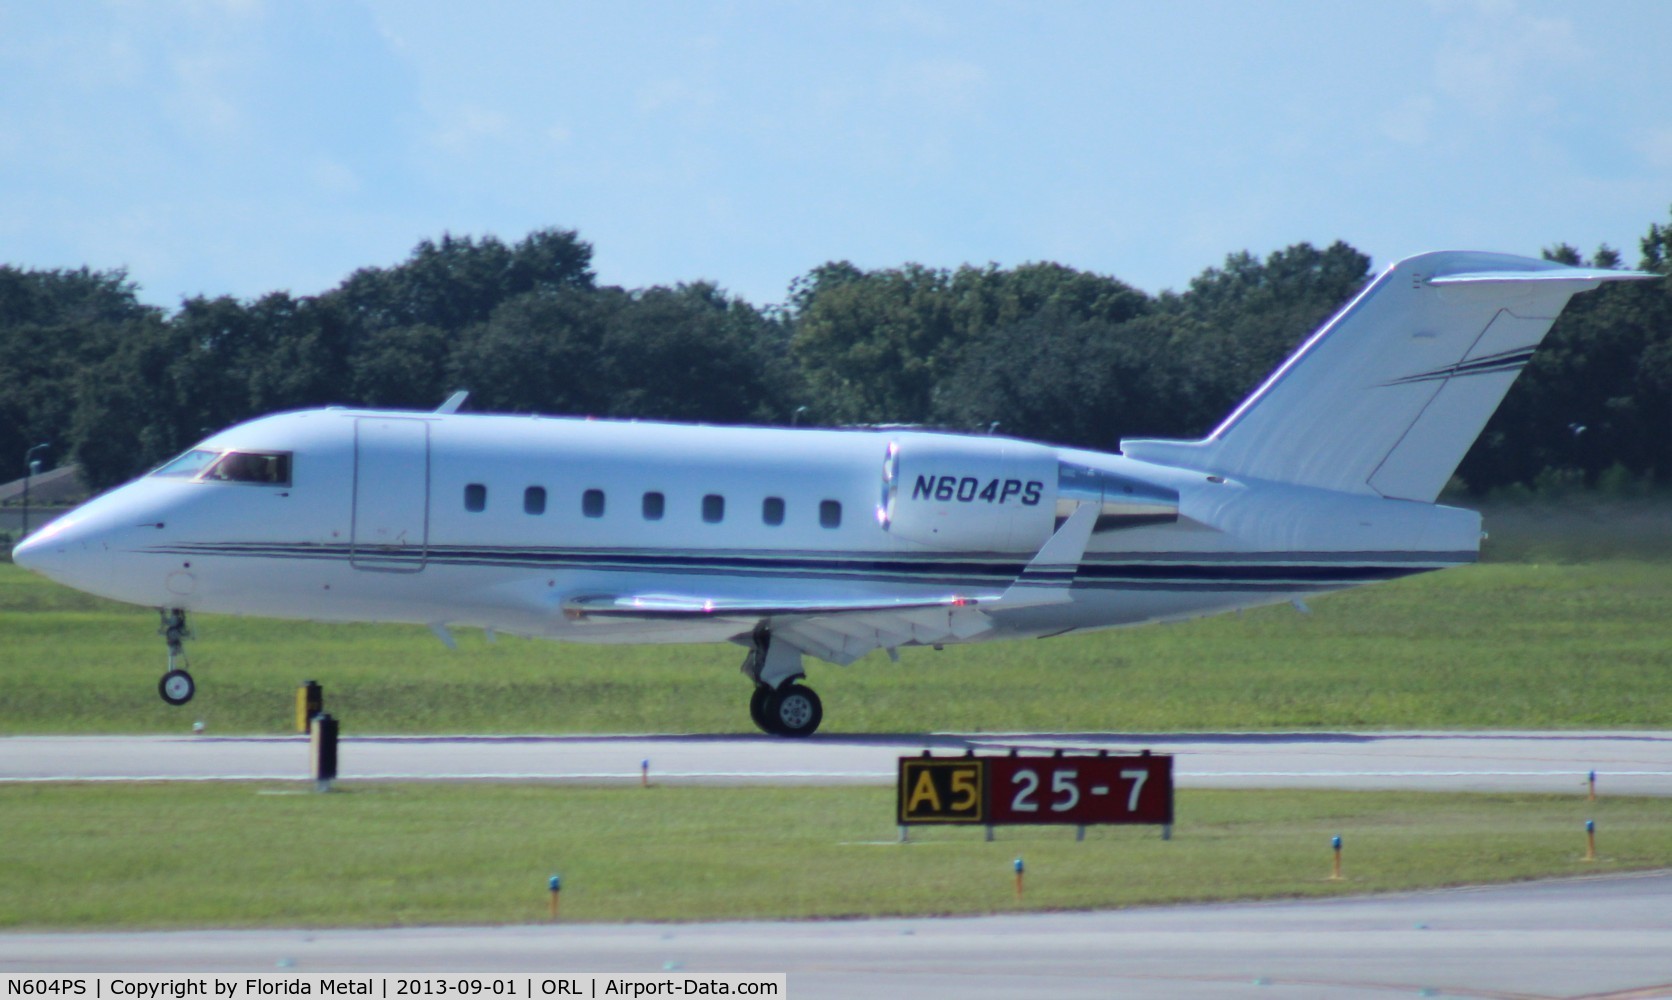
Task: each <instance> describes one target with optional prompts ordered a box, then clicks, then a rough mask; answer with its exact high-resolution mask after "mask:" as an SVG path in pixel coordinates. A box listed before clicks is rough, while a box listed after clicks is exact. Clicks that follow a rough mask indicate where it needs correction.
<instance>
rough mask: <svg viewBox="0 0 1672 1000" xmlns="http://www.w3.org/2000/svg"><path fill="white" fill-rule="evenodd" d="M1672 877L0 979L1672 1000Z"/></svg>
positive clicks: (515, 938) (41, 942) (469, 937)
mask: <svg viewBox="0 0 1672 1000" xmlns="http://www.w3.org/2000/svg"><path fill="white" fill-rule="evenodd" d="M1669 901H1672V872H1659V873H1652V874H1645V875H1632V876H1616V877H1608V878H1597V879H1581V880H1567V881H1558V882H1544V883H1534V884H1528V885H1519V886H1502V887H1495V888H1481V889H1464V890H1445V891H1438V892H1424V893H1409V894H1401V895H1393V896H1382V897H1367V898H1357V899H1334V900H1328V901H1318V902H1282V903H1258V904H1240V905H1218V906H1185V907H1167V908H1159V909H1135V910H1124V911H1119V912H1114V913H1084V914H1045V915H1039V916H1007V917H984V918H968V919H894V920H864V921H840V922H815V921H807V922H800V923H723V924H662V925H656V924H622V925H575V926H565V925H547V926H523V927H443V928H413V929H400V930H345V931H190V932H181V933H151V934H5V935H0V971H3V972H6V973H13V972H22V971H58V972H115V971H121V972H163V971H193V972H242V973H261V972H267V973H272V972H308V973H312V972H391V971H401V972H448V971H452V972H524V971H526V972H547V973H555V972H651V973H655V972H666V973H668V974H669V975H670V976H673V977H678V976H679V975H680V974H682V973H688V974H699V973H707V972H785V973H788V982H789V995H790V996H792V997H795V998H797V1000H809V998H823V997H863V996H877V997H896V996H910V997H913V998H918V1000H985V998H996V997H1056V998H1070V1000H1071V998H1080V997H1088V998H1089V997H1097V998H1107V997H1127V996H1145V997H1147V996H1155V997H1186V998H1188V997H1204V998H1227V997H1261V996H1281V997H1300V998H1314V997H1316V998H1324V997H1386V996H1399V995H1404V996H1467V997H1499V998H1511V997H1518V998H1534V997H1591V998H1603V997H1614V998H1619V1000H1626V998H1644V997H1663V996H1672V905H1668V904H1669Z"/></svg>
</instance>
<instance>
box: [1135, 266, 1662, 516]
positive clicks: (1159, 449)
mask: <svg viewBox="0 0 1672 1000" xmlns="http://www.w3.org/2000/svg"><path fill="white" fill-rule="evenodd" d="M1639 277H1655V275H1646V274H1638V273H1635V272H1625V271H1606V270H1595V269H1586V268H1576V267H1568V266H1566V265H1563V264H1557V263H1554V262H1551V261H1543V260H1533V259H1531V258H1527V257H1512V256H1507V255H1503V254H1489V253H1473V252H1462V251H1443V252H1439V253H1429V254H1422V255H1421V256H1417V257H1411V258H1408V259H1406V260H1403V261H1400V262H1399V263H1397V264H1395V265H1393V266H1392V267H1390V268H1388V269H1387V271H1385V272H1384V273H1383V274H1382V275H1381V276H1380V277H1378V278H1377V279H1376V280H1374V281H1372V282H1371V283H1370V284H1369V285H1368V286H1367V287H1366V288H1365V289H1364V291H1363V292H1361V293H1360V294H1359V296H1358V297H1357V298H1355V299H1354V300H1353V301H1352V302H1351V303H1349V304H1348V305H1347V307H1346V308H1344V309H1342V310H1341V311H1340V312H1339V313H1337V314H1336V315H1335V317H1334V318H1332V319H1331V320H1330V321H1329V322H1328V323H1325V324H1324V326H1323V328H1322V329H1320V330H1319V331H1318V332H1317V333H1315V334H1313V335H1312V336H1311V337H1310V338H1309V339H1308V340H1307V341H1306V343H1304V344H1302V345H1301V347H1300V349H1299V350H1297V351H1295V353H1294V354H1292V355H1290V357H1289V359H1288V360H1287V361H1285V362H1284V363H1283V364H1282V365H1281V366H1280V367H1279V368H1278V369H1277V371H1275V372H1273V373H1272V374H1271V376H1270V377H1269V378H1267V379H1266V381H1265V382H1264V383H1262V384H1261V385H1260V387H1259V388H1258V389H1256V390H1255V391H1254V392H1253V393H1252V394H1251V395H1250V396H1249V397H1248V398H1247V399H1245V400H1244V401H1243V402H1242V404H1241V405H1240V406H1238V407H1237V408H1236V409H1235V410H1234V411H1232V413H1231V415H1230V416H1229V417H1227V418H1225V421H1224V422H1223V423H1221V424H1220V425H1219V427H1217V428H1216V429H1215V430H1214V431H1213V433H1211V434H1209V435H1208V436H1207V437H1206V438H1204V439H1202V440H1200V441H1162V440H1136V441H1122V442H1121V450H1122V451H1123V452H1124V453H1125V454H1127V455H1130V456H1131V457H1133V458H1137V459H1140V460H1142V461H1148V462H1157V463H1161V464H1165V465H1175V466H1182V467H1184V468H1189V469H1199V470H1201V471H1204V472H1210V473H1216V474H1219V475H1224V476H1233V477H1247V478H1256V479H1267V480H1273V481H1277V482H1285V483H1294V484H1297V485H1303V486H1313V487H1318V488H1321V489H1330V490H1340V491H1343V492H1348V493H1365V494H1373V495H1380V496H1384V497H1390V498H1396V499H1402V500H1420V501H1423V502H1430V501H1432V500H1433V499H1434V498H1435V497H1436V496H1438V495H1439V493H1440V490H1441V489H1442V488H1444V486H1445V484H1446V482H1447V480H1449V479H1450V478H1451V475H1452V473H1453V472H1455V471H1456V470H1457V465H1458V463H1459V462H1461V461H1462V460H1463V455H1464V453H1466V452H1467V451H1468V450H1469V447H1470V446H1471V445H1472V444H1474V441H1475V438H1476V437H1478V436H1479V435H1480V432H1481V428H1483V427H1485V426H1486V421H1487V420H1488V419H1489V418H1490V417H1491V416H1492V413H1493V411H1494V410H1496V409H1497V408H1498V404H1499V403H1500V402H1502V400H1503V398H1504V393H1506V392H1508V391H1509V387H1510V384H1511V383H1512V382H1514V381H1515V377H1516V375H1518V374H1520V372H1521V369H1522V368H1523V367H1525V366H1526V364H1527V362H1528V360H1529V359H1531V358H1532V356H1533V351H1534V349H1535V348H1537V347H1538V345H1539V342H1540V341H1542V340H1543V339H1544V335H1545V334H1546V333H1548V332H1549V330H1550V326H1551V324H1553V323H1554V322H1555V321H1556V317H1557V316H1558V315H1560V314H1561V311H1562V309H1563V308H1564V307H1565V306H1566V305H1567V302H1568V299H1569V298H1571V297H1572V296H1573V295H1574V294H1575V293H1578V292H1583V291H1588V290H1590V289H1592V288H1595V287H1597V285H1599V284H1600V283H1601V282H1603V281H1609V280H1616V279H1622V278H1639Z"/></svg>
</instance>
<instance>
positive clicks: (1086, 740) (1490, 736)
mask: <svg viewBox="0 0 1672 1000" xmlns="http://www.w3.org/2000/svg"><path fill="white" fill-rule="evenodd" d="M1012 748H1016V749H1019V750H1021V751H1022V752H1024V753H1044V752H1050V751H1054V750H1057V749H1063V750H1067V751H1071V752H1072V751H1096V750H1109V751H1111V752H1133V751H1137V750H1140V749H1150V750H1154V751H1155V752H1157V753H1167V754H1172V755H1174V773H1175V780H1176V783H1177V784H1178V785H1179V787H1183V788H1209V787H1214V788H1278V787H1290V788H1356V789H1391V788H1401V789H1418V790H1431V791H1542V792H1573V791H1576V790H1578V789H1580V788H1581V787H1582V786H1583V784H1584V782H1585V781H1586V779H1587V776H1588V773H1589V772H1591V771H1595V772H1597V781H1598V787H1599V789H1601V790H1602V791H1604V792H1606V793H1609V794H1621V795H1672V732H1666V731H1656V732H1594V733H1591V732H1563V733H1506V732H1480V733H1456V732H1443V733H1442V732H1410V733H1253V734H1235V733H1223V734H1216V733H1201V734H1143V733H1082V734H1072V733H1070V734H1061V733H1056V734H1046V733H1021V734H979V735H976V734H927V735H925V734H909V735H899V736H888V735H881V736H844V735H819V736H814V737H812V738H811V739H806V740H783V739H775V738H772V737H767V736H737V735H714V736H449V737H414V736H360V737H356V736H344V738H343V740H342V743H341V746H340V754H339V757H340V760H339V763H340V768H341V770H340V776H341V778H342V779H343V780H347V781H353V780H362V781H371V780H419V781H422V780H458V781H485V780H487V781H492V780H498V781H571V782H616V781H634V782H636V781H638V780H639V778H640V769H641V767H642V766H643V765H644V764H645V762H648V763H649V771H650V776H651V779H652V780H654V781H659V782H664V783H669V784H675V783H679V784H691V783H712V784H750V783H755V784H768V783H770V784H838V783H859V784H887V783H891V782H892V781H893V780H894V776H895V771H896V763H895V762H896V760H897V759H898V758H899V757H900V756H902V755H910V754H917V753H921V752H922V751H924V750H929V751H931V752H933V753H935V754H939V755H948V754H961V753H964V752H966V751H969V750H974V751H977V752H980V753H988V752H1004V751H1008V750H1010V749H1012ZM308 762H309V751H308V744H307V740H306V738H305V737H301V736H294V737H219V736H214V735H209V734H205V735H198V736H189V735H188V736H179V737H171V736H130V737H105V736H68V737H66V736H13V737H6V738H3V739H0V781H153V780H163V781H167V780H177V781H188V780H190V781H206V780H221V781H225V780H275V779H277V780H282V779H290V778H295V779H300V778H304V777H306V775H307V774H308V766H309V764H308Z"/></svg>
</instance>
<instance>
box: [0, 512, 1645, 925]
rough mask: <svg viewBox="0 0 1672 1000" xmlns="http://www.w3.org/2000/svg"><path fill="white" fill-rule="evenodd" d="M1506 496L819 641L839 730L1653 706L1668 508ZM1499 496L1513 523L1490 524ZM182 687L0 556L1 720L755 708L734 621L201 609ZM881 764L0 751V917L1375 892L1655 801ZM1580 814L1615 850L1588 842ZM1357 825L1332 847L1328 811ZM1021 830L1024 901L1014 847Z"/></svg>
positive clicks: (624, 724)
mask: <svg viewBox="0 0 1672 1000" xmlns="http://www.w3.org/2000/svg"><path fill="white" fill-rule="evenodd" d="M1617 513H1618V512H1615V513H1610V512H1608V511H1602V512H1598V511H1597V510H1594V509H1586V508H1570V509H1566V510H1561V511H1555V512H1552V511H1550V510H1540V509H1521V510H1514V511H1510V512H1508V513H1507V514H1506V515H1505V516H1502V517H1499V518H1495V519H1494V520H1493V521H1489V525H1492V526H1493V530H1494V537H1493V540H1492V541H1491V542H1490V543H1489V544H1488V547H1487V550H1486V551H1487V556H1488V561H1487V562H1485V563H1483V564H1481V565H1478V566H1473V567H1468V568H1464V569H1458V570H1452V571H1448V572H1444V573H1439V574H1432V575H1429V576H1425V577H1420V578H1415V579H1410V580H1405V581H1401V582H1399V583H1394V584H1388V585H1384V586H1379V587H1372V588H1365V589H1362V590H1358V591H1353V592H1349V593H1344V594H1339V595H1334V596H1331V597H1326V598H1320V599H1317V600H1315V601H1313V602H1312V604H1311V613H1310V614H1301V613H1299V612H1297V611H1295V610H1294V609H1291V608H1288V607H1286V606H1285V607H1281V608H1271V609H1264V610H1261V611H1256V612H1249V613H1246V614H1243V615H1231V616H1222V617H1218V618H1212V619H1206V620H1202V621H1198V622H1192V623H1187V624H1180V625H1172V626H1155V627H1143V628H1135V629H1125V630H1117V631H1111V632H1106V633H1101V634H1096V635H1082V636H1067V637H1063V638H1058V639H1052V640H1045V641H1021V642H1011V643H998V644H992V645H982V646H968V647H950V648H948V649H947V650H946V651H944V652H940V653H936V652H933V651H930V650H904V651H902V660H901V662H900V663H899V664H892V663H890V662H889V661H888V660H887V659H886V658H884V657H882V656H881V655H875V656H872V657H870V658H868V659H867V660H865V661H863V662H861V663H859V664H856V665H854V666H852V667H849V668H838V667H832V666H828V665H822V664H815V665H813V672H812V675H811V678H810V680H811V682H812V683H813V684H814V685H815V686H816V687H817V688H818V690H819V691H820V693H821V694H822V695H823V696H824V698H825V703H826V708H827V712H826V719H825V726H824V731H826V732H923V731H932V730H964V731H1002V730H1056V731H1075V730H1096V731H1108V730H1114V731H1125V732H1146V731H1163V732H1164V731H1190V730H1198V731H1199V730H1287V729H1359V730H1363V729H1378V728H1441V729H1444V728H1616V727H1641V728H1667V727H1668V726H1669V724H1672V723H1669V720H1672V614H1669V613H1668V612H1669V611H1672V543H1669V541H1668V539H1669V537H1672V532H1669V531H1667V530H1666V524H1665V521H1666V514H1665V512H1663V511H1661V510H1660V509H1658V508H1652V507H1644V508H1641V509H1639V510H1637V511H1635V512H1632V513H1630V516H1617ZM1499 525H1501V526H1502V527H1501V528H1500V527H1499ZM194 625H195V627H196V630H197V632H198V640H197V641H196V642H195V643H194V644H193V646H192V647H191V652H192V656H193V671H194V673H195V674H196V676H197V678H198V680H199V690H198V697H197V699H196V700H195V701H193V702H192V704H191V705H190V706H189V707H187V708H185V709H171V708H169V707H167V706H166V705H164V704H163V703H162V702H161V700H160V699H158V697H157V694H156V679H157V677H158V675H159V674H160V672H161V670H162V665H163V661H164V653H163V647H162V641H161V639H160V638H158V637H157V636H156V635H155V634H154V633H155V629H156V618H155V615H154V613H153V612H150V611H147V610H144V609H137V608H128V607H123V606H120V605H114V604H110V603H107V602H103V601H99V600H96V599H93V598H89V597H86V596H84V595H81V594H77V593H75V592H72V591H69V590H65V589H64V588H61V587H57V586H55V585H53V584H50V583H47V582H45V581H43V580H40V579H38V578H36V577H33V576H31V575H29V574H27V573H24V572H23V571H21V570H18V569H16V568H15V567H12V566H10V565H0V672H3V676H4V677H5V679H6V690H5V695H4V699H3V701H0V735H4V734H8V733H123V732H181V731H184V730H186V729H188V728H190V726H191V725H192V723H193V722H194V721H198V720H202V721H203V722H205V724H206V725H208V727H209V729H210V730H211V731H212V732H215V733H221V734H226V733H271V732H281V731H287V730H288V729H289V727H290V726H291V723H292V719H293V708H294V691H295V687H296V685H297V684H299V683H301V682H302V681H303V680H307V679H316V680H319V681H321V682H322V683H324V684H325V686H326V699H327V706H328V708H329V709H330V710H331V711H332V712H333V713H334V714H335V715H337V716H338V717H339V718H340V719H342V720H343V725H344V729H345V731H347V732H349V733H373V732H388V733H396V732H429V733H448V732H483V733H505V732H542V733H555V732H650V731H656V732H741V731H746V730H748V729H749V728H750V727H749V723H748V721H747V717H746V712H745V710H744V696H745V693H746V684H745V682H744V681H743V679H742V678H741V677H740V676H739V675H738V674H737V672H736V670H737V663H738V661H739V659H740V658H741V652H740V651H739V650H737V649H734V648H731V647H636V648H634V647H628V648H601V647H584V646H570V645H563V644H558V643H550V642H538V641H527V640H516V639H501V640H500V641H499V642H497V643H493V644H489V643H487V642H485V641H484V639H483V638H482V637H480V636H478V635H474V634H468V635H461V636H460V638H461V640H462V643H461V649H460V650H459V651H457V652H451V651H448V650H447V649H445V648H444V647H443V646H442V645H441V644H440V643H439V642H437V641H436V639H435V638H434V637H433V636H432V635H430V634H429V632H427V631H426V630H423V629H416V628H402V627H392V626H324V625H311V624H297V623H286V622H273V621H263V620H257V619H236V618H226V617H214V616H203V617H201V618H198V619H196V620H195V621H194ZM892 808H893V803H892V791H891V790H889V789H878V788H858V789H856V788H811V789H784V788H779V789H774V788H734V789H715V788H652V789H650V790H648V791H641V790H638V789H607V788H570V787H550V786H545V787H519V786H506V785H484V784H470V785H394V784H391V785H381V784H375V785H374V784H359V785H355V784H350V785H349V786H347V787H346V789H345V790H344V791H342V792H341V793H338V794H332V795H323V796H322V795H312V794H298V793H297V789H296V788H295V786H282V785H277V784H275V785H265V786H255V785H248V784H213V783H211V784H202V785H198V784H169V785H133V786H117V787H112V786H85V785H50V784H49V785H22V784H14V785H3V784H0V816H3V817H4V832H5V834H6V845H7V863H6V869H5V871H6V874H5V877H4V878H0V928H49V927H50V928H94V927H113V926H122V927H195V926H258V925H261V926H324V925H393V924H403V923H423V924H438V923H454V922H464V923H501V922H506V923H509V922H525V921H531V920H538V919H543V917H544V914H545V912H546V910H545V907H546V893H545V879H546V877H547V876H548V875H549V874H552V873H553V872H561V873H562V874H563V877H564V881H565V886H566V889H565V892H564V897H563V900H564V901H563V913H564V916H565V919H571V920H599V921H602V920H692V919H721V918H745V917H763V918H764V917H839V916H860V915H880V914H940V913H985V912H993V911H998V910H1013V909H1019V908H1020V909H1056V908H1095V907H1109V906H1123V905H1132V904H1138V903H1161V902H1170V901H1186V900H1206V899H1227V898H1255V897H1258V898H1265V897H1275V896H1307V895H1323V894H1334V893H1362V892H1368V891H1381V890H1392V889H1403V888H1414V887H1421V886H1441V885H1452V884H1460V883H1476V882H1497V881H1506V880H1513V879H1523V878H1533V877H1540V876H1549V875H1564V874H1574V873H1580V872H1590V871H1612V870H1622V869H1627V868H1644V867H1655V866H1661V865H1665V864H1667V863H1669V861H1672V822H1668V821H1669V820H1672V800H1664V799H1661V800H1630V799H1605V800H1603V801H1602V802H1599V803H1595V804H1592V805H1587V804H1586V803H1585V802H1584V801H1583V800H1582V799H1580V798H1579V797H1578V796H1574V797H1572V798H1555V797H1547V796H1507V795H1506V796H1464V795H1434V794H1426V795H1425V794H1415V793H1381V792H1378V793H1340V792H1295V791H1284V792H1270V791H1266V792H1215V791H1191V790H1187V791H1185V792H1183V793H1180V795H1179V797H1178V824H1179V825H1178V831H1177V836H1176V837H1175V839H1174V840H1173V841H1171V842H1168V843H1163V842H1162V841H1161V840H1160V838H1159V836H1158V835H1157V833H1156V831H1155V830H1154V829H1152V828H1136V829H1093V830H1092V831H1091V832H1090V833H1089V834H1088V837H1087V841H1086V842H1085V843H1081V844H1077V843H1075V842H1074V840H1073V833H1072V831H1071V830H1062V829H1045V828H1019V829H1014V830H1007V831H1004V832H1003V833H1001V835H1000V839H999V842H998V843H995V844H987V843H983V842H982V841H981V839H980V836H979V834H978V833H976V832H974V831H953V830H936V831H934V832H932V833H927V832H926V833H922V834H920V835H919V838H920V839H919V841H918V842H915V843H913V844H911V845H908V846H904V847H902V846H900V845H898V844H894V843H892V841H893V839H894V835H895V831H894V827H893V826H892V825H891V823H892ZM1587 818H1595V819H1596V820H1597V822H1598V827H1599V831H1600V844H1601V860H1600V861H1597V862H1583V861H1581V860H1579V859H1580V855H1581V854H1582V853H1583V849H1584V835H1583V822H1584V820H1585V819H1587ZM1334 834H1341V835H1342V836H1343V837H1344V838H1345V840H1346V843H1347V852H1346V858H1347V873H1348V879H1347V881H1345V882H1339V883H1337V882H1329V881H1326V880H1325V879H1324V876H1325V875H1326V874H1327V873H1328V866H1329V851H1328V847H1327V845H1328V840H1329V837H1330V836H1332V835H1334ZM1018 854H1021V855H1024V856H1025V857H1026V860H1027V865H1028V892H1027V896H1026V898H1025V900H1024V901H1022V902H1021V903H1018V902H1017V900H1016V899H1015V896H1014V894H1013V890H1012V881H1011V869H1010V864H1011V861H1012V860H1013V859H1014V858H1015V857H1016V856H1017V855H1018Z"/></svg>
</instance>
